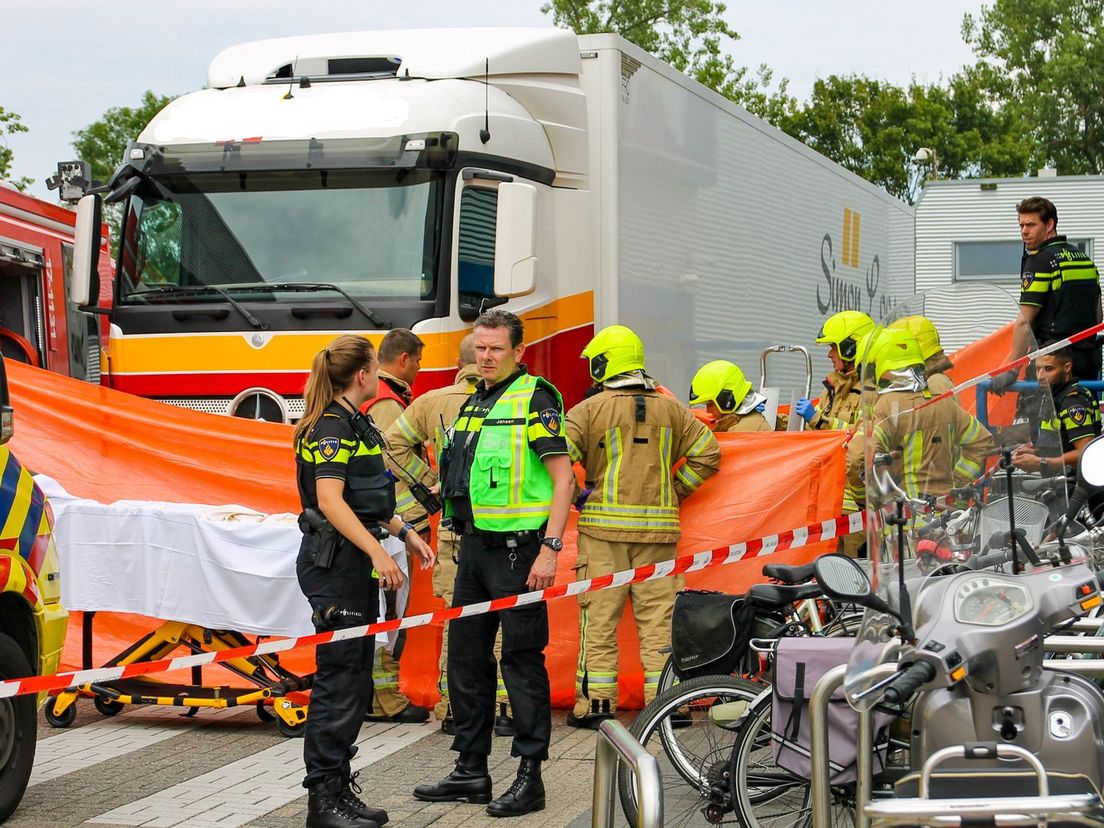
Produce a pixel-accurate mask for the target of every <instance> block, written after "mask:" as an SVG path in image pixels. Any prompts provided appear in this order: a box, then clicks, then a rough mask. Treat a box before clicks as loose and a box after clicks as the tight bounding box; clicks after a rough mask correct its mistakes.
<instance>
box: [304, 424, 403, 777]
mask: <svg viewBox="0 0 1104 828" xmlns="http://www.w3.org/2000/svg"><path fill="white" fill-rule="evenodd" d="M296 470H297V479H298V484H299V499H300V501H301V502H302V504H303V508H304V509H308V508H310V509H317V508H318V495H317V490H316V486H315V481H316V480H318V479H320V478H326V477H329V478H335V479H338V480H344V481H345V489H344V499H345V502H346V503H348V504H349V506H350V507H351V508H352V510H353V512H354V513H355V514H356V516H357V517H359V518H360V519H361V521H362V522H363V523H364V524H365V525H370V524H374V523H377V522H386V521H389V520H390V519H391V518H392V517H393V516H394V514H395V487H394V483H393V482H392V481H391V479H390V478H389V477H388V476H387V474H386V469H385V467H384V462H383V455H382V453H381V452H380V449H379V447H378V446H376V447H370V446H367V445H365V443H364V442H362V441H361V440H359V439H357V436H356V432H355V431H354V430H353V426H352V423H351V420H350V414H349V412H348V411H347V410H346V409H345V408H343V407H342V406H341V405H339V404H338V403H331V404H330V405H329V406H327V407H326V410H325V412H324V413H323V415H322V417H321V419H320V420H319V421H318V423H317V424H316V425H315V427H314V428H313V429H312V430H311V432H310V434H309V435H308V436H307V438H306V439H305V440H304V441H301V442H300V444H299V446H298V447H297V452H296ZM309 542H310V536H304V538H303V545H302V546H301V547H300V549H299V557H298V559H297V560H296V567H295V568H296V573H297V575H298V577H299V587H300V588H301V589H302V590H303V594H304V595H306V596H307V600H309V601H310V605H311V610H312V611H313V619H312V620H313V621H314V625H315V629H316V630H317V631H318V632H324V631H327V630H339V629H344V628H347V627H357V626H361V625H363V624H370V623H373V622H374V621H375V620H376V619H377V617H378V616H379V582H378V580H377V578H376V576H375V572H374V570H373V568H372V561H371V559H370V558H369V557H368V556H367V555H366V554H365V553H364V552H362V551H361V550H360V549H359V548H358V547H357V546H355V545H354V544H353V543H351V542H349V541H348V540H345V539H344V538H341V537H340V536H339V540H338V543H337V550H336V552H335V554H334V559H333V564H332V566H330V568H329V569H322V568H320V567H318V566H316V565H315V563H314V560H313V557H312V555H311V554H310V551H309V550H308V545H309ZM374 643H375V642H374V638H373V637H372V636H368V637H362V638H356V639H352V640H349V641H341V642H337V643H332V644H324V645H322V646H320V647H318V648H317V651H316V661H317V669H316V671H315V674H314V684H313V687H312V689H311V703H310V716H309V717H308V718H307V727H306V734H305V739H304V745H303V759H304V762H305V764H306V767H307V775H306V778H305V780H304V781H303V787H305V788H309V787H311V786H312V785H315V784H317V783H319V782H322V781H323V780H325V779H327V778H329V777H332V776H336V775H338V774H341V775H342V776H343V778H345V779H348V776H349V761H350V760H351V759H352V758H353V756H354V755H355V754H356V751H357V749H356V747H355V746H354V745H353V742H355V741H356V738H357V734H358V733H359V732H360V726H361V723H362V722H363V721H364V710H365V708H366V707H367V705H368V702H369V694H370V693H371V687H372V656H373V653H374Z"/></svg>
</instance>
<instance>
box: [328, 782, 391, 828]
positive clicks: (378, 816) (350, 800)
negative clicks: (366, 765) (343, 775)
mask: <svg viewBox="0 0 1104 828" xmlns="http://www.w3.org/2000/svg"><path fill="white" fill-rule="evenodd" d="M358 776H360V771H357V772H356V773H354V774H353V775H352V776H350V777H349V778H348V779H346V780H345V787H344V788H342V790H341V796H340V797H339V799H340V801H341V804H342V805H344V806H345V809H346V810H348V811H352V812H353V813H354V814H356V815H357V816H358V817H360V818H361V819H367V820H370V821H372V822H374V823H376V825H386V824H387V811H385V810H383V809H382V808H373V807H372V806H371V805H365V804H364V802H363V800H361V798H360V796H358V794H361V793H363V791H362V790H361V787H360V785H358V784H357V777H358Z"/></svg>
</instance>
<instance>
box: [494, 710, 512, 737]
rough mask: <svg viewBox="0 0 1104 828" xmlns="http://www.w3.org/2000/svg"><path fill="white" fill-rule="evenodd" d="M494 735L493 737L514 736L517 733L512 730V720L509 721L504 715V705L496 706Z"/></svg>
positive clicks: (505, 714)
mask: <svg viewBox="0 0 1104 828" xmlns="http://www.w3.org/2000/svg"><path fill="white" fill-rule="evenodd" d="M494 735H495V736H516V735H517V731H516V730H514V720H513V719H511V718H510V717H509V716H508V715H507V713H506V705H504V704H500V705H499V706H498V717H497V718H496V719H495V723H494Z"/></svg>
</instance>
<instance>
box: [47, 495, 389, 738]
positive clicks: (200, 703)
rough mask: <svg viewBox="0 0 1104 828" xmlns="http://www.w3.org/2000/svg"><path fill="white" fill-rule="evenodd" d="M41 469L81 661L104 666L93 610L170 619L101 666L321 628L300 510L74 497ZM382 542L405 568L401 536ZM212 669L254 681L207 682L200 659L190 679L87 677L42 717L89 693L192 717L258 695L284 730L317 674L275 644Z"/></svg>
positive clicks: (59, 714) (63, 721)
mask: <svg viewBox="0 0 1104 828" xmlns="http://www.w3.org/2000/svg"><path fill="white" fill-rule="evenodd" d="M36 479H37V480H38V482H39V485H40V486H41V487H42V488H43V490H44V491H45V492H46V494H47V497H49V499H50V502H51V506H52V508H53V512H54V519H55V523H54V526H55V530H54V531H55V542H56V544H57V547H58V554H59V557H60V559H61V570H62V573H63V578H62V600H63V603H64V604H65V606H66V607H67V608H69V609H70V610H80V611H82V612H84V623H83V625H82V627H81V645H82V663H83V667H84V668H85V669H91V668H93V667H95V666H99V665H95V664H93V663H92V662H93V656H92V644H93V640H94V629H93V624H94V617H95V614H96V613H97V612H121V613H136V614H139V615H143V616H146V617H147V618H153V619H174V620H163V621H160V622H159V623H158V626H157V627H156V628H155V629H153V630H152V631H150V632H147V633H144V634H142V635H141V636H140V637H139V638H138V640H137V641H135V642H134V643H133V644H131V645H130V646H128V647H126V649H124V650H123V651H122V652H121V653H119V654H118V655H116V656H114V657H113V658H111V659H110V660H109V661H108V662H107V663H106V664H104V665H102V666H105V667H117V666H120V665H128V664H137V663H141V662H148V661H158V660H161V659H166V658H171V657H173V656H174V655H192V654H199V653H205V652H213V651H219V650H228V649H234V648H238V647H248V646H252V645H253V644H254V643H255V641H256V640H260V639H262V638H265V637H271V636H273V635H279V636H287V637H297V636H301V635H309V634H311V633H313V632H314V626H313V624H312V623H311V620H310V607H309V605H308V603H307V601H306V599H305V598H304V597H303V594H302V592H301V591H300V589H299V583H298V579H297V577H296V574H295V559H296V556H297V554H298V551H299V544H300V541H301V539H302V533H301V532H300V530H299V528H298V526H297V525H296V522H295V516H294V515H264V514H261V513H258V512H255V511H253V510H249V509H245V508H243V507H240V506H220V507H214V506H202V505H192V504H179V503H160V502H153V501H117V502H115V503H112V504H102V503H98V502H95V501H90V500H81V499H78V498H74V497H72V496H71V495H69V494H68V493H67V492H66V491H65V490H64V489H63V488H62V487H61V486H59V485H58V484H57V482H56V481H53V480H50V479H49V478H46V477H43V476H41V475H40V476H38V477H37V478H36ZM383 546H384V548H385V549H386V550H387V551H388V553H390V554H391V555H392V557H393V558H394V559H395V561H396V563H397V564H398V565H399V568H400V569H401V570H402V571H403V572H405V571H406V547H405V545H404V544H403V543H401V542H400V541H398V540H397V539H395V538H387V539H385V540H384V541H383ZM407 594H408V590H407V588H406V585H405V584H404V589H402V590H400V593H399V596H398V600H399V610H400V614H401V612H402V611H405V605H406V598H407ZM381 606H382V602H381ZM377 646H393V640H391V639H390V638H389V636H386V635H384V636H377ZM211 670H228V671H229V672H230V673H231V674H233V675H234V676H236V677H237V678H238V679H241V680H244V682H245V683H246V684H247V686H245V687H241V686H229V685H226V684H213V683H210V679H211V678H212V677H213V676H211V675H207V674H205V673H204V671H203V669H202V668H198V667H197V668H194V669H193V671H192V676H191V681H190V682H189V683H187V684H181V683H170V682H167V681H160V680H158V679H157V678H154V677H147V676H139V677H135V678H126V679H122V680H116V681H110V682H103V683H94V684H85V685H81V686H78V687H70V688H67V689H66V690H64V691H62V692H61V693H58V694H57V695H56V696H55V697H53V698H51V699H49V700H48V701H47V704H46V705H45V714H46V720H47V721H48V722H49V723H50V724H51V725H54V726H55V727H67V726H68V725H70V724H72V722H73V720H74V719H75V717H76V704H77V700H78V699H79V698H81V697H84V698H91V699H92V701H93V704H94V705H95V706H96V709H97V710H98V711H99V712H100V713H102V714H103V715H105V716H113V715H115V714H117V713H118V712H119V711H120V710H122V709H123V707H124V706H125V705H128V704H133V705H139V704H141V705H164V706H172V707H180V708H184V709H185V711H186V715H189V716H191V715H195V714H196V713H198V712H199V710H200V709H204V708H207V709H222V708H227V707H240V706H243V705H252V706H254V707H255V708H256V711H257V715H258V716H259V717H260V718H261V719H262V720H264V721H272V720H275V722H276V725H277V727H279V729H280V732H281V733H283V734H284V735H285V736H298V735H301V734H302V732H303V729H304V727H305V725H306V721H307V705H308V702H309V698H310V697H309V694H308V693H307V691H308V690H309V689H310V684H311V677H310V676H300V675H297V674H295V673H293V672H291V671H290V670H288V669H287V668H286V667H284V666H282V665H281V664H280V661H279V658H278V657H277V656H276V655H275V654H270V655H258V656H250V657H247V658H237V659H231V660H228V661H222V662H217V663H216V664H214V665H211V667H210V668H209V670H208V673H210V672H211ZM238 683H239V684H240V683H242V682H238Z"/></svg>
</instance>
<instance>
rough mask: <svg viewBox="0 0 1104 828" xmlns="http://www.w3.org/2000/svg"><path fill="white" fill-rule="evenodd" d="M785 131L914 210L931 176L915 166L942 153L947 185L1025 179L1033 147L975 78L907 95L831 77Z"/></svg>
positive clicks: (913, 87)
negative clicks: (927, 150) (931, 151)
mask: <svg viewBox="0 0 1104 828" xmlns="http://www.w3.org/2000/svg"><path fill="white" fill-rule="evenodd" d="M779 126H780V127H781V128H782V129H784V130H785V131H786V132H788V133H790V134H791V135H793V136H794V137H796V138H798V139H799V140H801V141H804V142H805V143H806V144H808V145H809V146H810V147H812V148H813V149H815V150H816V151H817V152H820V153H821V154H823V155H825V156H827V157H828V158H831V159H832V160H833V161H835V162H836V163H838V164H840V165H842V166H844V167H846V168H847V169H849V170H851V171H852V172H854V173H857V174H858V175H861V176H862V177H863V178H866V179H867V180H868V181H871V182H873V183H875V184H878V185H879V186H881V187H883V188H884V189H885V190H886V191H888V192H889V193H891V194H893V195H895V196H897V197H899V198H902V199H904V200H906V201H908V202H909V203H913V202H914V201H915V200H916V197H917V195H918V193H919V189H920V186H921V185H922V182H923V178H924V176H925V174H926V173H927V172H928V170H927V169H926V168H921V167H918V166H917V165H916V164H915V163H914V162H913V160H912V159H913V156H914V154H915V152H916V150H917V149H919V148H920V147H933V148H935V150H936V154H937V156H938V164H939V170H938V172H939V176H940V177H941V178H966V177H977V176H1003V175H1021V174H1023V172H1024V171H1025V170H1026V169H1027V165H1028V158H1029V154H1030V144H1029V142H1028V141H1027V140H1026V139H1025V138H1023V137H1022V136H1021V134H1020V133H1019V132H1018V130H1017V129H1016V124H1015V121H1014V119H1013V118H1012V117H1011V116H1010V115H1009V114H1007V113H1004V112H1002V111H1001V110H999V109H998V108H997V107H996V106H995V105H994V103H993V101H992V100H991V99H990V97H989V96H988V95H987V94H986V92H985V91H984V89H983V87H982V85H981V84H980V83H979V79H978V77H977V75H976V74H975V73H974V72H973V71H972V70H966V71H964V72H962V73H960V74H958V75H955V76H954V77H952V78H951V79H950V81H948V82H947V83H946V84H945V85H940V84H933V85H924V84H919V83H916V82H913V83H912V84H910V85H909V86H908V87H907V88H904V87H899V86H896V85H894V84H891V83H888V82H886V81H880V80H874V79H871V78H867V77H864V76H861V75H849V76H839V75H831V76H829V77H827V78H821V79H819V80H817V81H816V83H815V84H814V85H813V91H812V95H811V96H810V98H809V100H808V101H807V102H805V103H804V104H803V105H801V106H799V107H797V108H796V109H795V110H793V111H792V112H791V113H790V114H789V115H787V116H786V117H784V118H783V119H782V120H781V122H780V123H779Z"/></svg>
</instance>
